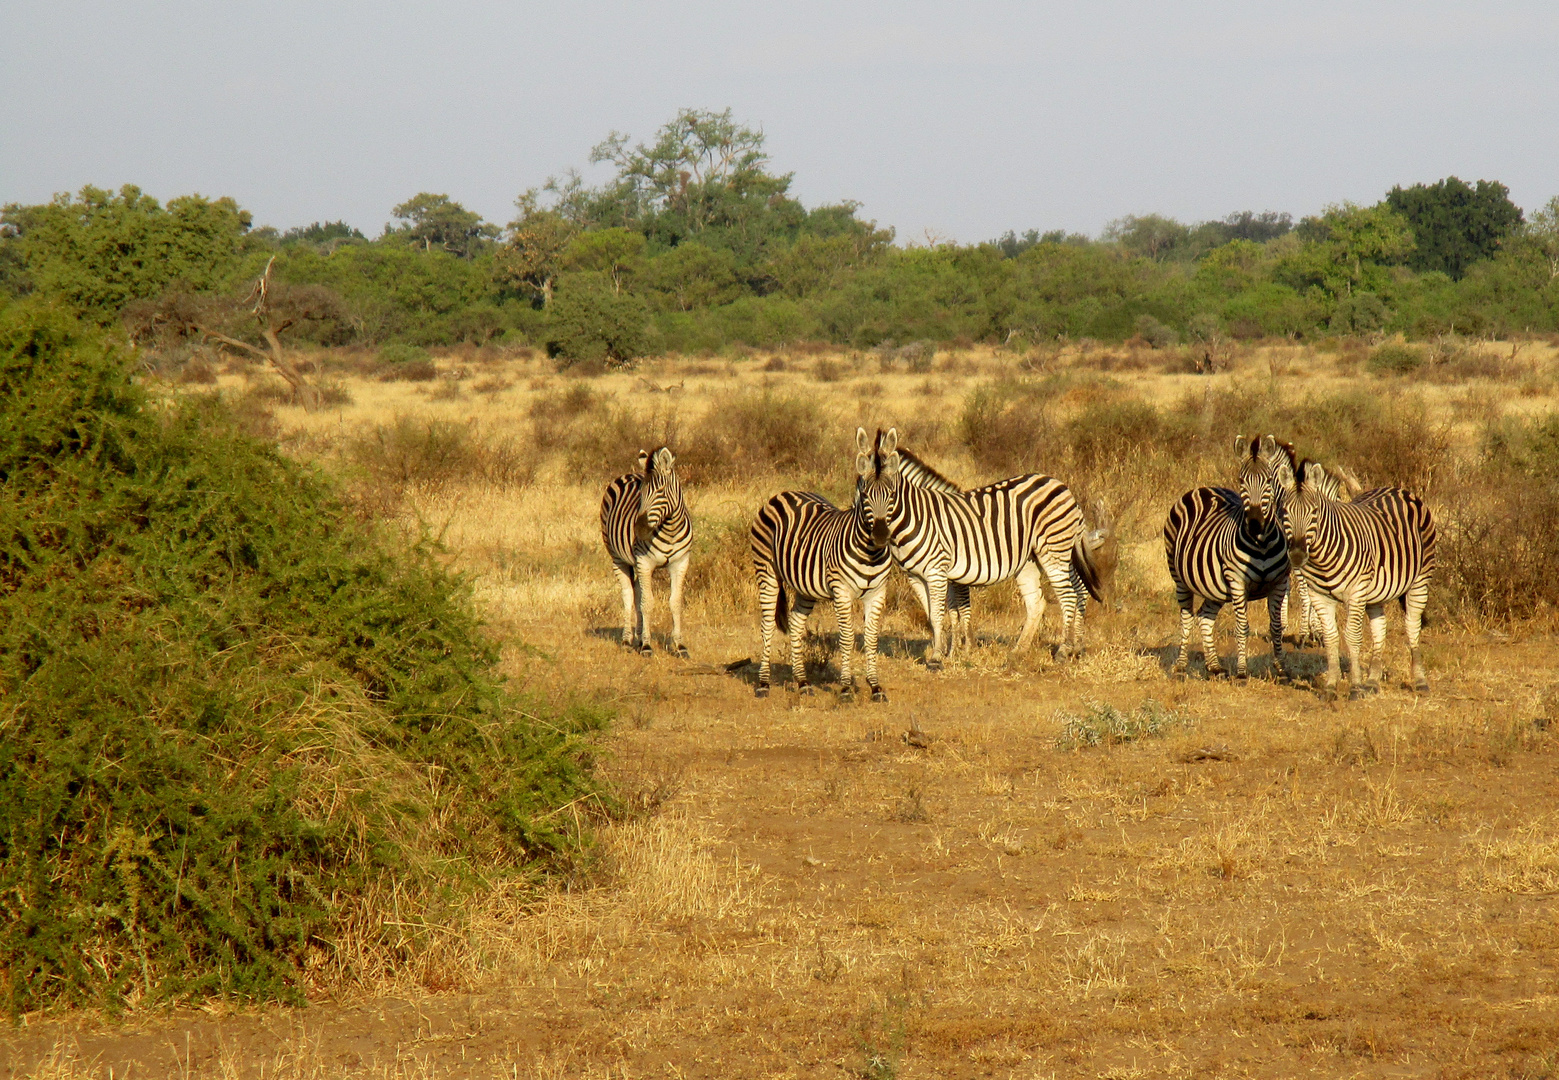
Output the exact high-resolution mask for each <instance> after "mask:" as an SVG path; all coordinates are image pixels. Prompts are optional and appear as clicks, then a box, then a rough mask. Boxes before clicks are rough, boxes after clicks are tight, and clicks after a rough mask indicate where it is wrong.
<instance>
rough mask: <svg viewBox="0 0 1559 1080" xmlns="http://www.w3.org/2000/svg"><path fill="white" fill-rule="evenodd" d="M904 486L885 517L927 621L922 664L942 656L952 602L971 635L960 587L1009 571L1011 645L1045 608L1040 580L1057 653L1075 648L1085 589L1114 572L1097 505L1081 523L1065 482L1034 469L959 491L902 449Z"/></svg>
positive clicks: (1099, 591)
mask: <svg viewBox="0 0 1559 1080" xmlns="http://www.w3.org/2000/svg"><path fill="white" fill-rule="evenodd" d="M899 457H900V459H901V461H902V462H903V466H902V472H903V476H904V480H905V484H904V488H903V490H902V491H901V492H900V494H899V506H898V512H897V513H896V515H895V516H894V519H893V523H892V530H891V533H892V537H893V540H892V548H891V550H892V554H893V558H894V560H895V561H896V562H897V563H898V564H899V565H900V566H902V567H903V568H904V571H905V573H906V574H907V575H908V576H909V579H910V585H911V587H912V588H913V589H914V591H915V596H916V599H918V600H919V601H920V604H921V607H922V608H923V609H925V612H926V617H927V618H928V619H929V620H930V622H931V648H930V650H929V651H928V653H927V656H926V666H927V667H928V668H929V669H931V670H932V671H936V670H939V669H940V668H941V666H942V656H943V653H944V648H943V634H942V620H943V616H944V614H946V613H947V609H948V608H950V609H951V612H952V618H951V620H950V621H951V622H952V624H953V634H952V635H951V637H952V638H953V639H954V640H951V641H949V642H948V649H947V650H946V651H947V652H948V654H949V655H950V654H951V651H952V650H951V646H952V645H954V644H955V643H956V639H957V637H958V636H959V635H958V629H959V626H960V625H962V627H963V636H964V639H965V642H966V644H967V643H968V642H969V639H970V627H969V614H970V613H969V587H970V586H971V585H991V584H994V583H995V582H998V581H1005V580H1007V579H1008V578H1014V577H1015V578H1017V581H1018V590H1019V592H1020V593H1021V594H1022V597H1023V607H1024V612H1025V618H1024V622H1023V629H1022V631H1021V632H1020V633H1019V635H1018V641H1017V645H1016V646H1015V648H1014V651H1015V652H1016V651H1021V650H1023V649H1024V648H1026V647H1027V646H1028V644H1029V642H1030V641H1032V640H1033V637H1034V633H1035V631H1036V630H1037V629H1038V628H1039V623H1040V619H1041V617H1042V616H1043V615H1044V611H1045V592H1044V583H1045V582H1047V581H1048V582H1049V584H1050V587H1051V589H1052V591H1054V593H1055V595H1056V601H1057V603H1058V604H1060V606H1061V623H1062V633H1061V644H1060V648H1059V649H1058V652H1057V655H1058V656H1060V657H1062V658H1065V657H1068V656H1072V655H1076V654H1080V653H1081V652H1082V648H1083V631H1082V617H1083V610H1084V608H1085V606H1086V605H1087V602H1088V596H1090V595H1091V596H1093V598H1094V599H1096V600H1098V599H1101V597H1102V596H1103V595H1104V592H1105V590H1107V589H1108V587H1109V584H1110V582H1111V581H1112V579H1113V576H1114V570H1115V563H1116V560H1117V546H1116V540H1115V537H1114V533H1113V530H1112V529H1111V527H1110V522H1109V520H1108V516H1107V515H1105V514H1104V512H1103V507H1102V506H1101V507H1100V508H1099V512H1098V514H1097V515H1096V516H1097V517H1098V518H1099V520H1098V521H1097V522H1096V526H1097V527H1096V528H1093V529H1090V528H1088V525H1087V523H1086V522H1085V521H1084V519H1083V514H1082V511H1081V510H1080V509H1079V508H1078V506H1077V500H1076V499H1075V498H1074V497H1073V495H1072V492H1071V489H1070V488H1068V487H1067V486H1066V485H1065V484H1063V483H1061V482H1060V481H1059V480H1055V479H1052V478H1051V477H1048V476H1041V475H1039V474H1037V473H1034V474H1029V475H1027V476H1015V477H1011V478H1009V479H1006V480H999V481H997V482H996V483H994V484H989V485H986V486H985V487H981V488H975V489H973V490H971V491H962V490H960V489H959V488H958V485H956V484H954V483H953V482H952V481H951V480H948V479H947V478H946V477H944V476H942V475H941V474H940V473H938V472H937V471H936V470H935V469H933V468H932V467H931V466H930V465H928V464H926V463H925V462H924V461H922V460H920V459H919V458H917V457H916V456H915V455H914V454H912V453H910V452H909V451H908V450H901V451H899Z"/></svg>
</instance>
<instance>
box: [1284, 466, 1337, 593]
mask: <svg viewBox="0 0 1559 1080" xmlns="http://www.w3.org/2000/svg"><path fill="white" fill-rule="evenodd" d="M1278 482H1279V483H1280V484H1281V485H1282V488H1283V497H1284V504H1285V505H1284V509H1285V510H1286V511H1287V513H1286V514H1285V517H1284V521H1283V531H1284V533H1285V534H1286V537H1287V540H1288V564H1289V565H1290V566H1291V567H1293V568H1294V569H1295V570H1298V569H1299V568H1300V567H1302V566H1304V565H1305V563H1307V562H1309V561H1310V549H1311V547H1313V546H1314V544H1315V537H1316V527H1317V523H1318V522H1319V521H1320V517H1321V503H1322V502H1323V501H1324V500H1326V499H1327V498H1328V495H1327V493H1328V491H1331V490H1333V489H1335V487H1336V483H1337V482H1336V480H1335V479H1333V478H1332V477H1331V476H1329V475H1328V474H1327V472H1326V469H1325V468H1324V467H1323V466H1322V465H1321V463H1320V462H1319V461H1301V462H1300V463H1299V474H1298V476H1295V475H1294V471H1293V470H1292V469H1290V468H1288V464H1287V462H1284V463H1283V464H1282V465H1280V466H1279V469H1278Z"/></svg>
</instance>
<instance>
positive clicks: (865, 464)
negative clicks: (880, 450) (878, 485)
mask: <svg viewBox="0 0 1559 1080" xmlns="http://www.w3.org/2000/svg"><path fill="white" fill-rule="evenodd" d="M874 471H875V470H874V469H873V467H872V456H871V454H870V453H863V454H856V455H855V472H856V475H858V476H860V477H862V478H865V477H868V476H870V475H871V474H872V473H873V472H874Z"/></svg>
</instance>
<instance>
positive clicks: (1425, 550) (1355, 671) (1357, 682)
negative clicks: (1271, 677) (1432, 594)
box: [1276, 460, 1435, 697]
mask: <svg viewBox="0 0 1559 1080" xmlns="http://www.w3.org/2000/svg"><path fill="white" fill-rule="evenodd" d="M1276 473H1277V479H1278V483H1279V485H1280V487H1281V489H1282V491H1283V493H1284V496H1285V497H1284V506H1283V512H1284V515H1285V520H1284V523H1283V527H1284V532H1285V534H1286V535H1287V539H1288V551H1289V563H1290V565H1291V566H1292V567H1293V568H1294V570H1296V571H1297V572H1299V573H1302V574H1303V575H1304V576H1305V580H1306V581H1307V583H1308V584H1309V586H1310V589H1311V591H1312V592H1313V593H1314V594H1315V595H1316V598H1317V602H1318V608H1319V614H1320V617H1321V630H1322V634H1323V635H1324V636H1325V638H1326V670H1325V672H1324V673H1323V675H1322V681H1323V685H1324V686H1325V687H1326V688H1327V689H1328V690H1329V689H1331V688H1332V687H1335V686H1336V684H1337V675H1338V668H1339V664H1338V640H1337V639H1338V625H1337V605H1338V604H1342V605H1344V606H1345V609H1346V613H1347V625H1346V627H1345V628H1344V631H1343V636H1344V637H1345V638H1346V645H1347V649H1348V658H1349V663H1350V666H1351V669H1352V670H1351V673H1350V678H1351V681H1352V696H1354V697H1358V696H1361V695H1362V694H1363V693H1365V692H1368V691H1372V690H1376V689H1378V688H1379V684H1380V678H1381V649H1382V646H1383V645H1384V644H1385V639H1386V619H1385V604H1386V602H1387V601H1389V600H1399V601H1400V602H1401V603H1402V608H1403V612H1404V616H1405V618H1404V622H1405V623H1406V629H1407V644H1408V653H1409V658H1410V661H1411V664H1412V681H1413V688H1414V689H1415V690H1418V691H1420V692H1423V691H1427V690H1428V689H1429V679H1428V676H1427V675H1426V674H1425V672H1424V664H1423V655H1422V652H1421V651H1420V649H1419V640H1418V638H1419V630H1420V628H1421V626H1422V622H1423V613H1424V605H1425V603H1427V601H1428V599H1429V580H1430V578H1431V577H1432V576H1433V573H1434V566H1435V525H1434V516H1433V515H1432V514H1431V513H1430V511H1429V508H1428V507H1427V506H1425V505H1424V502H1423V500H1422V499H1420V498H1419V497H1418V496H1417V495H1414V494H1413V493H1411V492H1408V491H1403V490H1402V489H1400V488H1394V487H1385V488H1376V489H1374V490H1372V491H1366V492H1364V493H1363V494H1362V495H1360V496H1358V497H1357V498H1356V499H1354V501H1353V502H1351V503H1348V502H1340V501H1338V500H1337V499H1335V498H1332V497H1330V496H1329V495H1328V494H1327V491H1328V481H1329V480H1330V479H1331V477H1330V476H1329V475H1328V473H1327V471H1326V470H1325V469H1324V468H1323V467H1321V466H1320V465H1318V464H1317V463H1315V462H1313V461H1311V462H1301V463H1300V467H1299V471H1298V475H1296V474H1295V472H1294V471H1293V470H1291V469H1289V468H1288V467H1287V462H1286V461H1283V460H1278V461H1277V462H1276ZM1366 618H1367V619H1368V620H1369V624H1370V642H1371V650H1370V661H1369V670H1368V672H1367V673H1366V672H1365V671H1364V669H1363V665H1362V661H1363V632H1364V622H1365V619H1366Z"/></svg>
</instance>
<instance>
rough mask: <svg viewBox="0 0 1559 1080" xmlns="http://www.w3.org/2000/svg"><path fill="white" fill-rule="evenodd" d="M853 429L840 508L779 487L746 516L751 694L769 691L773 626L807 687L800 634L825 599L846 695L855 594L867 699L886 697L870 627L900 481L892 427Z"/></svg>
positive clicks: (876, 614) (807, 689)
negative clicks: (757, 655)
mask: <svg viewBox="0 0 1559 1080" xmlns="http://www.w3.org/2000/svg"><path fill="white" fill-rule="evenodd" d="M855 437H856V457H855V471H856V476H857V479H856V484H855V500H854V502H852V503H851V505H850V508H849V509H848V510H841V509H839V508H838V507H836V506H834V505H833V504H832V503H831V502H829V501H828V500H827V499H825V498H823V496H821V495H816V494H813V493H812V492H807V491H782V492H780V493H779V494H778V495H776V496H774V497H773V498H772V499H770V500H769V501H768V502H767V503H765V504H764V506H763V507H762V509H760V510H759V511H758V516H757V518H756V519H755V520H754V521H753V523H752V561H753V569H754V571H755V572H756V574H757V578H758V601H759V605H760V608H761V612H762V624H763V655H762V657H761V659H760V660H759V663H758V685H757V687H756V688H755V692H756V694H757V696H758V697H767V696H768V694H769V654H770V652H771V650H772V646H773V641H774V630H775V627H778V628H779V630H780V632H781V633H783V634H785V635H786V636H787V637H788V638H789V640H790V667H791V672H792V673H793V674H794V675H795V677H796V687H797V689H798V690H799V691H800V692H801V693H803V694H811V693H812V687H811V685H810V684H809V683H808V682H807V668H806V658H805V657H804V656H803V655H802V651H801V638H802V634H803V632H804V631H805V629H806V622H807V616H808V615H810V614H811V613H812V608H813V606H814V605H815V604H816V603H817V602H818V601H819V600H824V599H831V600H833V603H834V614H835V616H836V618H837V620H838V623H839V681H840V684H841V689H840V697H842V698H845V699H847V700H848V699H852V698H854V696H855V679H854V676H853V675H852V672H851V660H852V655H851V654H852V653H853V652H854V649H855V621H854V614H855V601H856V599H857V598H860V600H861V605H862V607H863V608H864V609H865V612H866V630H865V635H864V636H865V641H864V642H863V644H864V647H865V649H866V683H867V685H868V686H870V687H871V692H872V700H873V701H887V700H888V695H887V694H885V693H884V692H883V689H882V686H881V685H880V684H879V683H878V681H877V629H878V626H879V624H880V621H881V618H882V608H883V604H884V602H885V601H886V600H887V589H886V586H887V584H888V570H889V568H890V567H891V566H892V565H893V563H892V559H891V558H890V556H889V554H888V522H889V521H890V520H891V518H892V517H893V513H894V510H895V508H896V506H897V503H898V498H899V491H900V487H901V485H900V480H899V464H900V462H899V455H898V453H897V449H896V448H897V446H898V429H897V428H889V429H888V432H887V434H883V433H882V432H881V431H880V430H879V431H878V433H877V438H876V440H875V441H874V440H872V439H870V438H869V437H868V436H867V434H866V429H865V428H857V429H856V433H855ZM787 608H788V609H789V610H788V611H787Z"/></svg>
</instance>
